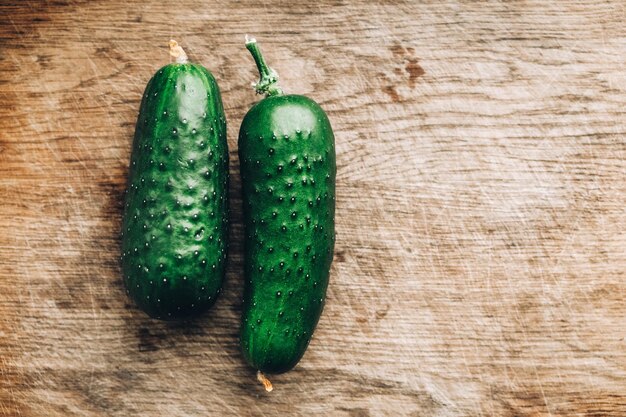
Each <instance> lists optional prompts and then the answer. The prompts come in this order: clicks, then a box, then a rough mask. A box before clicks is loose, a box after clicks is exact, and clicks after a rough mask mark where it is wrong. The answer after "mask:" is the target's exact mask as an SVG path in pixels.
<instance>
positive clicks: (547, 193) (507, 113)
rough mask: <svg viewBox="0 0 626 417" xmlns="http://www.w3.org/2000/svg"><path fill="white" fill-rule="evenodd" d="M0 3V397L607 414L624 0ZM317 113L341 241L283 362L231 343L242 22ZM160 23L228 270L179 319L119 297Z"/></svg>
mask: <svg viewBox="0 0 626 417" xmlns="http://www.w3.org/2000/svg"><path fill="white" fill-rule="evenodd" d="M167 3H168V2H159V1H152V0H146V1H142V2H136V3H135V2H129V1H120V0H111V1H62V0H55V1H40V2H33V1H29V2H26V1H25V2H22V1H14V2H7V1H4V2H1V3H0V4H1V5H0V16H2V18H1V19H0V102H1V103H2V104H1V105H0V196H1V198H2V204H1V205H0V262H1V265H0V414H2V415H7V416H69V415H76V416H134V415H137V416H138V415H150V416H158V415H163V416H174V415H175V416H182V415H311V414H320V415H333V416H368V415H372V416H382V415H389V416H397V415H414V416H418V415H419V416H479V415H493V416H550V415H552V416H556V415H562V416H624V415H626V339H625V338H626V333H625V330H624V329H625V327H626V326H625V324H626V321H625V320H626V303H625V300H626V273H625V271H626V232H625V226H626V180H625V176H626V139H625V137H626V136H625V135H626V114H625V112H624V109H625V108H626V106H625V105H626V75H625V74H626V73H625V72H624V68H626V30H625V29H624V18H625V17H626V16H625V6H624V3H623V2H620V1H604V2H594V1H572V0H564V1H559V2H544V1H524V2H506V3H503V2H488V3H484V2H456V1H451V2H445V3H441V2H419V3H418V2H413V1H406V2H395V1H394V2H390V1H384V0H383V1H379V2H369V1H354V2H353V1H326V0H324V1H319V2H315V3H310V4H295V3H296V2H287V1H273V2H271V1H261V0H259V1H255V2H250V1H243V2H236V3H230V2H225V1H221V0H220V1H215V2H201V1H199V0H184V1H180V2H176V5H175V6H174V5H172V4H167ZM246 33H250V34H253V35H255V36H256V37H257V39H258V40H259V41H260V43H261V46H262V47H263V49H264V51H265V53H266V55H267V59H268V61H269V62H270V64H271V65H272V67H273V68H275V69H276V70H277V71H278V72H279V73H280V75H281V80H282V85H283V87H284V88H285V90H286V91H288V92H298V93H302V94H305V95H308V96H310V97H312V98H313V99H315V100H317V101H318V102H319V103H320V104H321V105H322V107H323V108H324V109H326V111H327V112H328V114H329V117H330V119H331V121H332V123H333V126H334V129H335V132H336V136H337V151H338V164H339V172H338V207H337V228H338V240H337V249H336V257H335V262H334V265H333V269H332V277H331V280H332V282H331V286H330V289H329V294H328V300H327V308H326V310H325V312H324V315H323V317H322V320H321V322H320V326H319V328H318V331H317V332H316V334H315V337H314V340H313V342H312V344H311V346H310V348H309V350H308V352H307V354H306V355H305V357H304V359H303V360H302V362H301V364H300V365H299V366H298V367H297V368H296V369H295V370H294V371H292V372H289V373H287V374H284V375H280V376H276V377H275V378H274V379H273V382H274V384H275V387H276V389H275V390H274V392H273V393H272V394H269V395H268V394H266V393H264V392H263V391H262V388H261V387H260V386H259V384H257V383H256V381H255V378H254V373H253V371H252V370H251V369H248V368H247V367H246V365H245V364H244V362H243V360H242V358H241V355H240V353H239V350H238V342H237V335H238V317H239V312H240V297H241V291H242V283H241V274H242V258H241V248H242V242H241V237H242V227H241V207H240V206H241V200H240V197H239V193H240V189H241V187H240V180H239V176H238V161H237V156H236V150H237V147H236V143H237V141H236V138H237V131H238V126H239V123H240V121H241V119H242V117H243V115H244V114H245V112H246V110H247V109H248V108H249V107H250V106H251V105H252V104H253V103H254V102H255V101H256V100H257V99H258V98H257V97H255V96H254V94H253V92H252V90H251V89H250V87H249V84H250V82H251V81H254V80H255V78H256V74H255V68H254V65H253V63H252V60H251V59H250V57H249V56H248V54H247V51H246V50H245V48H244V47H243V36H244V34H246ZM170 37H174V38H175V39H177V40H178V41H179V42H180V43H181V44H182V45H183V46H185V47H186V48H187V50H188V52H189V54H190V56H191V58H192V59H194V60H196V61H199V62H201V63H203V64H204V65H205V66H207V67H208V68H209V69H210V70H211V71H213V73H214V74H215V76H216V78H217V79H218V82H219V84H220V88H221V90H222V95H223V100H224V104H225V107H226V115H227V118H228V121H229V133H228V139H229V145H230V154H231V174H232V181H231V184H232V187H231V190H230V196H231V202H232V203H231V212H232V215H231V218H232V222H233V228H232V231H231V247H232V252H231V256H230V260H229V269H228V281H227V284H226V288H225V293H224V295H223V296H222V297H221V298H220V300H219V301H218V303H217V305H216V306H215V308H214V309H213V310H212V311H211V312H210V313H209V314H207V315H206V316H205V317H203V318H201V319H199V320H197V321H194V322H192V323H187V324H167V323H160V322H156V321H152V320H150V319H148V318H147V317H146V316H145V315H144V314H142V313H141V312H140V311H138V310H137V309H136V308H135V307H134V306H133V305H132V304H131V303H130V302H129V300H128V299H127V298H126V296H125V294H124V291H123V288H122V282H121V277H120V269H119V266H118V261H117V256H118V253H119V238H118V232H119V227H120V217H121V204H122V203H121V202H122V194H123V190H124V187H125V179H126V174H127V167H128V158H129V151H130V141H131V138H132V134H133V129H134V122H135V118H136V115H137V109H138V107H139V101H140V98H141V94H142V91H143V88H144V87H145V84H146V82H147V80H148V79H149V78H150V77H151V75H152V73H153V72H154V71H155V70H156V69H157V68H158V67H159V66H161V65H163V64H165V63H166V62H167V61H168V57H167V49H166V43H167V41H168V40H169V38H170Z"/></svg>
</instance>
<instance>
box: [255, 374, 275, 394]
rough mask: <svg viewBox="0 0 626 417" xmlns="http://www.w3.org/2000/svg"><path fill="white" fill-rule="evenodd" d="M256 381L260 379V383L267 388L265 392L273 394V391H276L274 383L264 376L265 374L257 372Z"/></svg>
mask: <svg viewBox="0 0 626 417" xmlns="http://www.w3.org/2000/svg"><path fill="white" fill-rule="evenodd" d="M256 379H258V380H259V382H260V383H261V384H263V387H265V391H267V392H272V390H273V389H274V386H272V382H271V381H270V380H269V379H267V377H266V376H265V375H263V372H261V371H257V373H256Z"/></svg>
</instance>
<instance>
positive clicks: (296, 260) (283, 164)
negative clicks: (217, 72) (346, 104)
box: [239, 95, 336, 373]
mask: <svg viewBox="0 0 626 417" xmlns="http://www.w3.org/2000/svg"><path fill="white" fill-rule="evenodd" d="M334 141H335V140H334V135H333V131H332V128H331V126H330V122H329V121H328V118H327V116H326V114H325V113H324V111H323V110H322V109H321V108H320V106H319V105H318V104H317V103H315V102H314V101H312V100H311V99H309V98H307V97H304V96H299V95H277V96H270V97H267V98H265V99H263V100H262V101H260V102H259V103H257V104H256V105H255V106H254V107H252V109H250V111H249V112H248V114H247V115H246V116H245V118H244V120H243V122H242V125H241V129H240V131H239V159H240V164H241V177H242V187H243V204H244V226H245V235H246V240H245V259H244V263H245V290H244V300H243V313H242V323H241V335H240V343H241V347H242V350H243V353H244V357H245V358H246V360H247V361H248V363H249V364H250V365H251V366H253V367H254V368H256V369H257V370H260V371H263V372H267V373H282V372H286V371H288V370H290V369H292V368H293V367H294V366H295V365H296V364H297V363H298V361H299V360H300V359H301V358H302V355H304V352H305V350H306V348H307V346H308V344H309V341H310V340H311V336H312V334H313V331H314V330H315V327H316V326H317V323H318V321H319V318H320V315H321V313H322V309H323V307H324V301H325V296H326V289H327V287H328V278H329V271H330V265H331V262H332V258H333V249H334V242H335V224H334V215H335V175H336V163H335V145H334Z"/></svg>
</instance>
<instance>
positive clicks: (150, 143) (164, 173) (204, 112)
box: [121, 64, 228, 320]
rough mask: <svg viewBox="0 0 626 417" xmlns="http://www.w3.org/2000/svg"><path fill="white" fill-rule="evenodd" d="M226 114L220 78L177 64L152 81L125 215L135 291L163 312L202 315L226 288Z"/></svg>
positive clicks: (127, 271) (125, 262) (152, 310)
mask: <svg viewBox="0 0 626 417" xmlns="http://www.w3.org/2000/svg"><path fill="white" fill-rule="evenodd" d="M227 190H228V148H227V143H226V120H225V117H224V109H223V106H222V99H221V96H220V93H219V89H218V86H217V83H216V82H215V79H214V78H213V76H212V75H211V73H210V72H209V71H208V70H207V69H206V68H204V67H202V66H200V65H196V64H169V65H166V66H164V67H163V68H161V69H160V70H159V71H157V73H156V74H155V75H154V77H153V78H152V79H151V80H150V82H149V83H148V86H147V87H146V91H145V93H144V95H143V100H142V103H141V108H140V111H139V117H138V119H137V125H136V128H135V137H134V141H133V149H132V154H131V162H130V172H129V179H128V188H127V190H126V203H125V209H124V217H123V222H122V258H121V259H122V270H123V274H124V275H123V277H124V283H125V285H126V288H127V293H128V294H129V295H130V296H131V297H132V298H133V299H134V300H135V302H136V303H137V304H138V305H139V306H140V307H141V308H142V309H143V310H144V311H145V312H146V313H148V315H150V316H151V317H154V318H159V319H164V320H170V319H184V318H190V317H193V316H196V315H198V314H200V313H202V312H203V311H205V310H206V309H208V308H209V307H210V306H211V305H213V303H214V302H215V300H216V297H217V296H218V294H219V293H220V291H221V286H222V281H223V277H224V271H225V266H226V256H227V251H228V246H227V238H228V201H227V197H228V196H227Z"/></svg>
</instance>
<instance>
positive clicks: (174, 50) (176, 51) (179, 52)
mask: <svg viewBox="0 0 626 417" xmlns="http://www.w3.org/2000/svg"><path fill="white" fill-rule="evenodd" d="M170 56H171V57H172V58H175V59H176V62H177V63H179V64H185V63H187V54H186V53H185V50H184V49H183V48H182V46H180V45H179V44H178V42H176V41H175V40H174V39H171V40H170Z"/></svg>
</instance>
